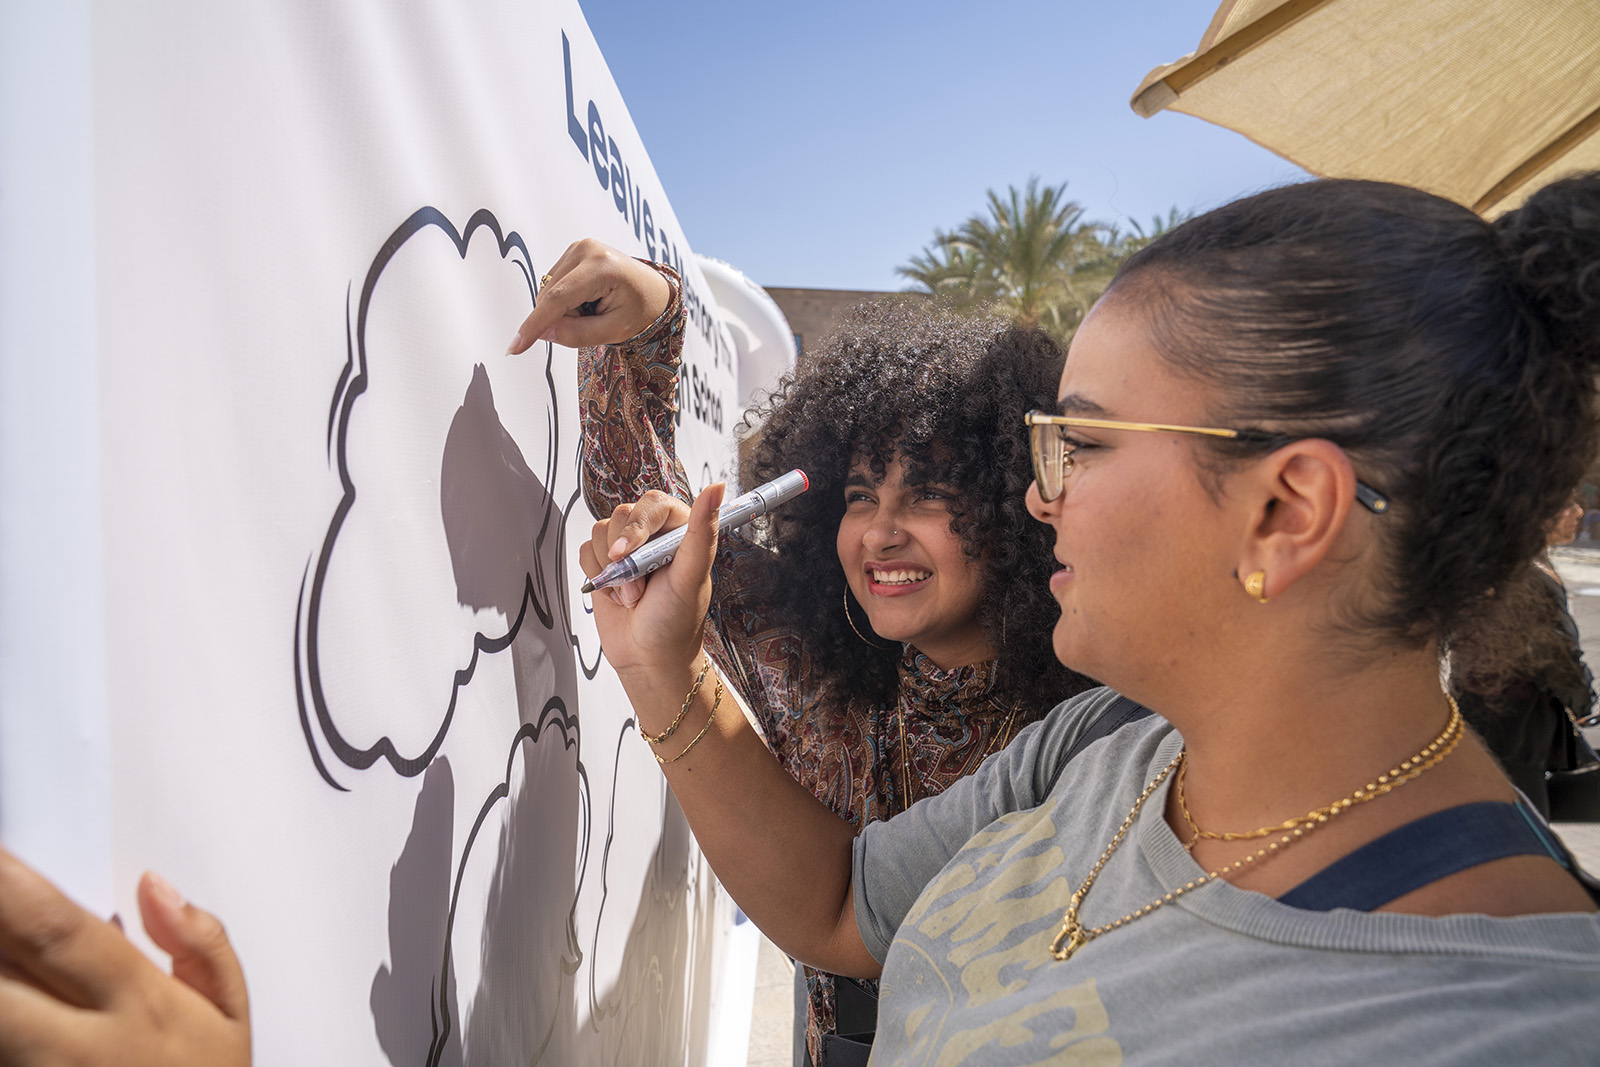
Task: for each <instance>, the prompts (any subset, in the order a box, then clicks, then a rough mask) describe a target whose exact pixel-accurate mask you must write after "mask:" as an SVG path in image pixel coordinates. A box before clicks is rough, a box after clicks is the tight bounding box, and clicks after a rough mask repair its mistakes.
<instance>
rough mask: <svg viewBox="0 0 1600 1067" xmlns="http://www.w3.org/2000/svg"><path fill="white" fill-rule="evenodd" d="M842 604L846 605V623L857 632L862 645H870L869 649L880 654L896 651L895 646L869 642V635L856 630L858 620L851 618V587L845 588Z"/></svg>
mask: <svg viewBox="0 0 1600 1067" xmlns="http://www.w3.org/2000/svg"><path fill="white" fill-rule="evenodd" d="M842 602H843V604H844V621H845V622H847V623H849V624H850V629H852V630H855V631H856V636H857V637H859V638H861V643H862V644H864V645H868V646H869V647H872V648H876V649H878V650H879V651H880V652H893V651H894V650H895V648H896V647H897V646H895V645H880V644H878V643H876V642H874V641H869V640H867V635H866V634H864V633H862V632H861V631H860V630H856V620H855V619H852V618H851V617H850V587H849V586H848V585H847V586H845V587H844V597H843V600H842Z"/></svg>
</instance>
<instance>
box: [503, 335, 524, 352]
mask: <svg viewBox="0 0 1600 1067" xmlns="http://www.w3.org/2000/svg"><path fill="white" fill-rule="evenodd" d="M521 347H522V334H520V333H519V334H517V335H516V336H515V337H513V338H512V339H511V343H510V344H508V345H506V355H508V356H513V355H516V352H517V349H519V348H521Z"/></svg>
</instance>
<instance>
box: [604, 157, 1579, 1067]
mask: <svg viewBox="0 0 1600 1067" xmlns="http://www.w3.org/2000/svg"><path fill="white" fill-rule="evenodd" d="M1597 371H1600V176H1597V175H1586V176H1581V177H1577V178H1570V179H1566V180H1563V181H1559V182H1556V183H1553V184H1551V185H1549V186H1547V187H1545V188H1544V189H1542V190H1540V191H1539V192H1537V193H1535V194H1534V195H1533V196H1532V197H1530V198H1529V199H1528V201H1527V202H1526V203H1525V204H1524V205H1523V206H1522V207H1520V208H1518V209H1517V210H1515V211H1512V212H1509V213H1507V214H1506V215H1504V216H1502V217H1501V218H1499V219H1497V220H1496V221H1495V222H1493V223H1490V222H1487V221H1485V220H1483V219H1481V218H1479V217H1478V216H1476V215H1475V214H1473V213H1472V212H1471V211H1469V210H1468V209H1466V208H1464V207H1462V206H1460V205H1458V204H1453V203H1450V202H1448V201H1445V200H1442V199H1440V198H1438V197H1434V196H1431V195H1429V194H1427V193H1423V192H1421V191H1419V190H1415V189H1409V188H1405V187H1401V186H1394V185H1387V184H1383V183H1374V182H1357V181H1316V182H1308V183H1305V184H1302V185H1292V186H1286V187H1283V188H1279V189H1274V190H1270V191H1268V192H1265V193H1261V194H1258V195H1256V196H1253V197H1249V198H1246V199H1243V200H1240V201H1236V202H1234V203H1232V204H1228V205H1226V206H1224V207H1221V208H1218V209H1216V210H1214V211H1212V212H1209V213H1207V214H1205V215H1202V216H1200V217H1198V218H1196V219H1193V220H1191V221H1188V222H1186V223H1184V224H1182V225H1180V226H1178V227H1176V228H1175V229H1173V230H1172V231H1170V232H1169V233H1166V234H1164V235H1162V236H1160V237H1158V238H1157V239H1156V240H1155V241H1153V242H1152V243H1151V244H1150V245H1149V246H1147V247H1146V248H1145V249H1143V250H1141V251H1140V252H1139V253H1138V254H1136V255H1135V256H1133V257H1132V258H1131V259H1130V260H1129V261H1128V262H1127V264H1126V265H1125V266H1124V267H1123V268H1122V270H1121V271H1120V272H1119V274H1118V276H1117V278H1116V280H1115V281H1114V282H1113V284H1112V285H1111V287H1110V289H1109V290H1108V292H1107V294H1106V296H1105V297H1104V298H1102V300H1101V301H1100V302H1099V303H1098V304H1097V305H1096V307H1095V309H1094V310H1093V311H1092V312H1091V314H1090V315H1089V316H1088V317H1087V319H1086V320H1085V322H1084V323H1083V325H1082V326H1081V327H1080V328H1079V330H1078V332H1077V334H1076V336H1075V337H1074V339H1073V342H1072V347H1071V352H1070V355H1069V358H1068V360H1067V363H1066V367H1065V370H1064V371H1063V373H1062V377H1061V382H1060V387H1059V393H1058V397H1057V400H1056V403H1055V404H1054V405H1053V406H1052V410H1051V411H1050V412H1048V413H1045V412H1038V413H1033V414H1030V415H1029V416H1028V418H1027V423H1028V425H1029V427H1030V432H1031V434H1032V445H1033V453H1034V470H1035V482H1034V484H1033V486H1032V487H1030V489H1029V494H1028V501H1029V505H1030V508H1031V510H1032V512H1033V514H1034V515H1035V516H1036V517H1037V518H1038V519H1039V520H1040V521H1041V523H1043V524H1045V525H1046V527H1047V528H1048V529H1049V530H1050V531H1051V534H1052V536H1053V539H1054V555H1055V559H1056V569H1055V571H1054V573H1053V574H1052V575H1051V576H1050V578H1049V588H1050V590H1051V592H1052V594H1053V596H1054V597H1055V599H1056V600H1057V602H1058V604H1059V605H1060V607H1061V615H1060V618H1059V620H1058V621H1057V623H1056V625H1055V627H1054V631H1053V634H1052V640H1053V647H1054V648H1055V651H1056V653H1057V655H1058V656H1059V657H1060V658H1061V660H1062V661H1063V662H1065V663H1067V664H1068V665H1070V666H1072V667H1074V668H1075V669H1077V670H1079V671H1081V672H1083V673H1085V674H1088V675H1091V676H1093V677H1095V678H1099V679H1101V680H1103V681H1104V682H1105V683H1106V684H1107V685H1108V686H1110V687H1111V688H1110V689H1108V690H1101V691H1094V692H1089V693H1085V694H1082V695H1080V696H1078V697H1076V698H1073V699H1070V700H1068V701H1066V702H1065V703H1063V704H1061V705H1059V706H1058V707H1057V708H1055V709H1054V710H1053V711H1052V712H1051V713H1050V714H1049V715H1048V716H1046V717H1045V719H1044V720H1042V721H1041V722H1039V723H1036V724H1034V725H1031V726H1029V727H1028V728H1026V729H1024V730H1023V731H1022V732H1021V734H1020V735H1019V736H1018V737H1017V738H1016V739H1015V740H1014V741H1012V743H1011V744H1010V745H1008V746H1007V747H1006V748H1005V749H1003V750H1002V751H1001V752H1000V753H998V754H997V755H996V756H994V757H993V758H992V759H990V760H988V761H987V762H985V763H984V764H983V765H982V766H981V767H980V768H979V769H978V770H977V771H976V772H975V773H974V774H972V775H971V776H969V777H967V778H964V779H962V780H960V781H958V782H956V783H954V784H953V785H952V786H950V788H949V789H947V790H945V791H944V792H943V793H941V794H939V795H937V796H932V797H928V798H925V799H924V800H921V801H919V802H917V803H916V804H914V805H913V806H912V807H911V808H910V809H909V810H907V811H905V812H901V813H899V814H897V815H895V816H894V817H892V818H889V819H887V820H882V821H878V822H874V823H870V824H868V825H867V826H866V827H864V828H863V829H862V831H861V833H860V835H859V836H857V835H855V834H854V833H853V832H852V830H851V828H850V827H848V826H846V825H844V824H842V823H841V822H840V821H839V820H838V819H837V817H836V816H834V814H833V813H832V812H830V811H828V809H827V808H826V807H825V806H823V805H822V804H820V803H818V802H817V800H816V799H815V798H814V797H813V796H811V795H810V794H809V792H807V791H806V790H805V789H804V788H802V787H800V786H799V785H797V784H796V783H795V782H794V780H793V779H792V778H791V777H790V776H789V775H788V774H786V773H785V772H784V770H783V768H782V767H781V766H780V765H779V764H778V763H777V761H775V760H774V759H772V758H771V757H770V756H769V755H767V753H766V752H765V751H764V750H763V748H762V746H761V743H760V741H759V739H758V738H756V736H755V735H754V733H753V732H752V731H751V730H750V729H749V727H748V725H747V724H746V723H745V721H744V719H743V718H742V717H741V716H738V715H731V714H726V713H724V714H718V712H717V709H716V707H715V704H714V702H713V701H712V700H711V698H710V696H709V695H708V694H705V693H704V692H700V693H696V692H694V690H693V689H692V685H693V681H694V678H695V673H696V671H697V669H698V664H699V663H700V662H701V659H702V656H703V651H702V641H703V620H704V617H705V613H706V610H707V607H708V605H709V604H710V602H711V599H712V579H711V572H712V563H713V557H714V554H715V543H716V536H715V531H716V510H717V507H718V505H719V503H720V500H721V495H722V488H721V487H720V486H712V487H710V488H709V489H707V490H706V491H705V492H704V493H702V494H701V495H700V496H699V497H698V498H697V499H696V501H695V503H694V506H693V508H692V509H690V510H689V512H688V514H687V516H686V517H685V516H684V515H683V509H682V505H681V504H679V503H677V502H675V501H674V502H671V503H670V504H664V503H662V502H660V501H645V502H642V503H641V504H639V505H637V506H635V507H634V508H632V509H628V510H626V511H624V510H623V509H618V510H619V512H620V513H621V514H614V515H613V518H612V519H611V520H609V521H602V522H600V523H597V524H596V526H595V528H594V530H593V534H592V536H591V539H590V541H589V542H588V543H587V544H586V545H584V546H583V547H582V549H581V550H580V553H579V560H580V562H581V564H582V566H583V569H584V571H585V573H587V574H595V573H597V572H598V571H599V570H600V569H601V568H602V567H603V566H604V565H606V564H607V563H609V562H610V561H611V560H612V559H613V558H615V556H616V554H617V552H616V547H617V546H616V542H617V540H618V538H619V536H620V531H621V530H622V528H623V527H624V525H627V524H630V523H632V524H636V525H637V524H642V525H644V526H645V527H646V529H647V530H651V531H653V530H655V529H660V528H666V527H668V526H672V525H676V524H677V523H679V522H683V521H686V523H687V536H686V537H685V539H684V541H683V543H682V545H681V547H680V549H679V551H678V554H677V557H676V559H675V560H674V561H673V563H672V564H671V565H669V566H668V567H666V568H663V569H662V570H659V571H657V572H655V573H654V574H653V575H651V576H650V577H649V578H648V579H647V580H646V581H645V582H644V583H643V588H642V589H635V590H632V591H629V592H627V593H624V594H619V593H617V591H616V590H608V591H605V592H603V593H602V594H600V595H597V596H595V597H594V610H595V621H596V624H597V626H598V628H599V631H600V635H601V639H602V642H603V647H604V649H605V654H606V656H607V658H608V659H609V660H610V662H611V664H612V666H613V667H614V668H615V669H616V671H617V674H618V677H619V678H620V679H621V680H622V683H623V685H624V687H625V689H626V691H627V693H628V696H629V698H630V700H631V701H632V703H633V707H634V710H635V712H636V713H637V715H638V718H639V723H640V728H641V730H644V731H651V732H653V731H659V730H661V729H663V728H664V727H665V726H666V724H668V723H669V722H671V721H672V720H673V719H674V717H676V716H679V715H680V714H681V715H683V716H684V718H683V725H684V729H683V731H682V733H681V735H680V736H679V737H675V738H673V739H671V741H670V742H669V743H666V744H663V745H662V746H660V747H659V748H658V752H659V754H660V755H661V756H662V757H663V760H664V763H663V770H664V773H665V775H666V780H667V782H668V783H669V785H670V786H671V788H672V790H673V792H674V794H675V795H676V796H677V798H678V802H679V804H680V805H681V807H682V809H683V811H684V813H685V815H686V817H687V819H688V821H689V824H690V826H691V828H692V829H693V831H694V834H695V837H696V839H697V840H698V842H699V843H700V846H701V849H702V850H703V852H704V853H705V855H706V856H707V858H708V860H709V861H710V863H711V865H712V867H713V869H714V870H715V871H716V873H717V875H718V877H719V879H720V880H721V881H722V884H723V885H724V886H725V887H726V888H727V889H728V891H729V893H730V894H731V895H732V897H733V898H734V900H735V901H737V902H738V903H739V905H740V906H741V907H742V908H743V909H744V911H745V913H746V914H747V915H749V916H750V918H751V919H752V920H754V921H755V922H756V924H757V925H758V926H759V927H760V928H761V929H762V930H763V931H764V932H766V934H767V935H768V936H769V937H771V938H772V940H773V941H775V942H776V943H777V944H778V945H779V946H780V947H782V948H783V949H785V950H786V951H788V952H790V953H791V954H793V955H794V956H795V958H797V959H800V960H804V961H806V962H807V963H809V964H811V965H812V966H815V967H818V968H820V969H823V970H827V971H831V972H834V973H838V974H846V975H856V976H863V977H881V979H882V986H881V989H882V996H881V999H880V1001H879V1016H878V1029H877V1040H876V1043H875V1045H874V1047H873V1062H874V1063H877V1064H880V1065H884V1064H899V1063H928V1062H941V1063H948V1064H961V1063H966V1064H977V1063H995V1062H1010V1063H1038V1062H1045V1061H1047V1060H1051V1059H1052V1058H1054V1059H1057V1060H1064V1059H1072V1060H1075V1061H1077V1062H1104V1063H1115V1062H1130V1063H1134V1062H1136V1063H1141V1064H1180V1063H1181V1064H1239V1063H1287V1062H1293V1063H1296V1064H1348V1063H1355V1062H1368V1061H1372V1062H1389V1061H1403V1062H1406V1063H1411V1064H1435V1065H1441V1067H1442V1065H1451V1067H1459V1065H1462V1064H1469V1065H1470V1064H1482V1065H1486V1067H1488V1065H1493V1067H1499V1065H1502V1064H1504V1063H1507V1062H1519V1063H1520V1062H1542V1063H1579V1062H1589V1061H1592V1059H1593V1056H1594V1043H1595V1038H1594V1032H1593V1027H1592V1026H1591V1025H1590V1022H1591V1019H1592V1015H1593V1007H1594V1003H1595V1001H1596V999H1597V998H1600V913H1597V909H1596V906H1595V902H1594V900H1593V899H1592V898H1591V896H1590V894H1589V893H1588V892H1587V891H1586V887H1585V885H1584V883H1583V881H1582V880H1581V878H1580V877H1579V876H1578V873H1577V868H1576V865H1575V864H1574V862H1573V861H1572V859H1571V857H1570V855H1568V854H1567V853H1566V852H1565V850H1564V849H1563V848H1561V846H1560V844H1559V842H1558V841H1557V840H1556V839H1555V838H1554V836H1553V835H1551V834H1550V832H1549V830H1548V828H1547V827H1545V826H1543V825H1542V824H1541V822H1540V820H1539V818H1538V816H1537V815H1536V814H1535V813H1533V812H1531V811H1529V810H1528V809H1527V807H1526V806H1525V804H1523V803H1522V802H1521V799H1520V797H1519V795H1518V794H1517V792H1516V791H1515V790H1514V789H1513V788H1512V786H1511V784H1510V783H1509V782H1508V781H1507V780H1506V778H1505V776H1504V775H1503V774H1502V773H1501V772H1500V770H1499V768H1498V767H1497V766H1496V764H1495V761H1494V759H1493V757H1492V756H1491V755H1490V754H1489V753H1488V752H1487V751H1486V750H1485V749H1484V747H1483V746H1482V745H1481V744H1480V743H1479V741H1478V740H1477V739H1476V738H1475V737H1474V736H1473V735H1472V734H1471V732H1470V731H1468V730H1467V729H1466V728H1465V725H1464V723H1463V721H1462V718H1461V715H1460V712H1459V710H1458V709H1457V707H1456V705H1455V702H1454V700H1453V699H1452V698H1451V697H1450V695H1449V694H1448V693H1446V692H1444V691H1442V690H1441V687H1440V677H1441V657H1442V655H1443V653H1444V650H1445V649H1447V648H1448V647H1449V646H1450V645H1451V644H1452V643H1453V642H1455V641H1457V640H1459V639H1461V638H1462V637H1463V631H1464V630H1465V629H1466V628H1468V627H1472V626H1479V625H1487V626H1491V627H1493V626H1497V625H1499V621H1498V620H1497V619H1496V618H1495V608H1496V607H1497V605H1496V603H1495V601H1496V600H1497V599H1498V598H1495V597H1493V596H1492V591H1493V590H1496V589H1500V588H1505V587H1509V586H1510V585H1511V584H1513V583H1516V582H1520V581H1523V580H1526V576H1527V574H1528V573H1529V572H1530V570H1531V569H1532V568H1534V567H1535V566H1536V560H1537V558H1538V556H1539V553H1541V552H1542V551H1543V549H1544V544H1545V538H1546V535H1547V530H1548V525H1549V523H1550V521H1551V519H1553V518H1554V516H1555V515H1556V513H1557V512H1558V511H1559V510H1560V509H1561V507H1562V506H1563V505H1564V504H1565V503H1566V500H1567V499H1568V497H1569V496H1570V494H1571V493H1572V491H1573V489H1574V487H1575V486H1576V484H1577V482H1578V479H1579V477H1580V476H1581V475H1582V473H1583V471H1584V468H1585V467H1586V466H1587V463H1588V460H1589V458H1590V457H1592V456H1593V455H1594V454H1595V451H1596V445H1597V439H1600V418H1597V416H1600V397H1597V391H1596V373H1597ZM1501 632H1502V633H1504V632H1505V631H1501ZM685 693H689V694H690V696H689V699H688V700H685V699H684V697H683V694H685ZM1119 694H1121V695H1122V697H1125V698H1126V699H1128V700H1132V701H1136V702H1138V703H1139V704H1141V705H1143V706H1144V707H1145V708H1148V709H1151V710H1152V711H1153V712H1154V714H1149V715H1146V716H1145V717H1144V718H1140V719H1137V720H1136V721H1133V722H1130V723H1126V724H1125V725H1122V726H1121V727H1120V728H1119V729H1116V730H1114V731H1110V732H1107V733H1106V734H1105V736H1101V737H1099V739H1098V740H1094V741H1093V743H1090V744H1087V745H1086V746H1085V747H1083V748H1082V750H1081V751H1080V752H1077V753H1076V754H1075V755H1074V754H1073V752H1074V748H1075V747H1076V746H1077V744H1078V743H1079V742H1080V741H1083V740H1085V739H1086V738H1090V737H1093V736H1094V735H1095V734H1096V733H1098V732H1100V727H1099V724H1100V722H1101V721H1102V717H1103V716H1104V715H1106V714H1108V713H1109V712H1111V711H1113V710H1115V709H1116V708H1117V706H1118V705H1119V703H1120V700H1121V698H1120V697H1119Z"/></svg>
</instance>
